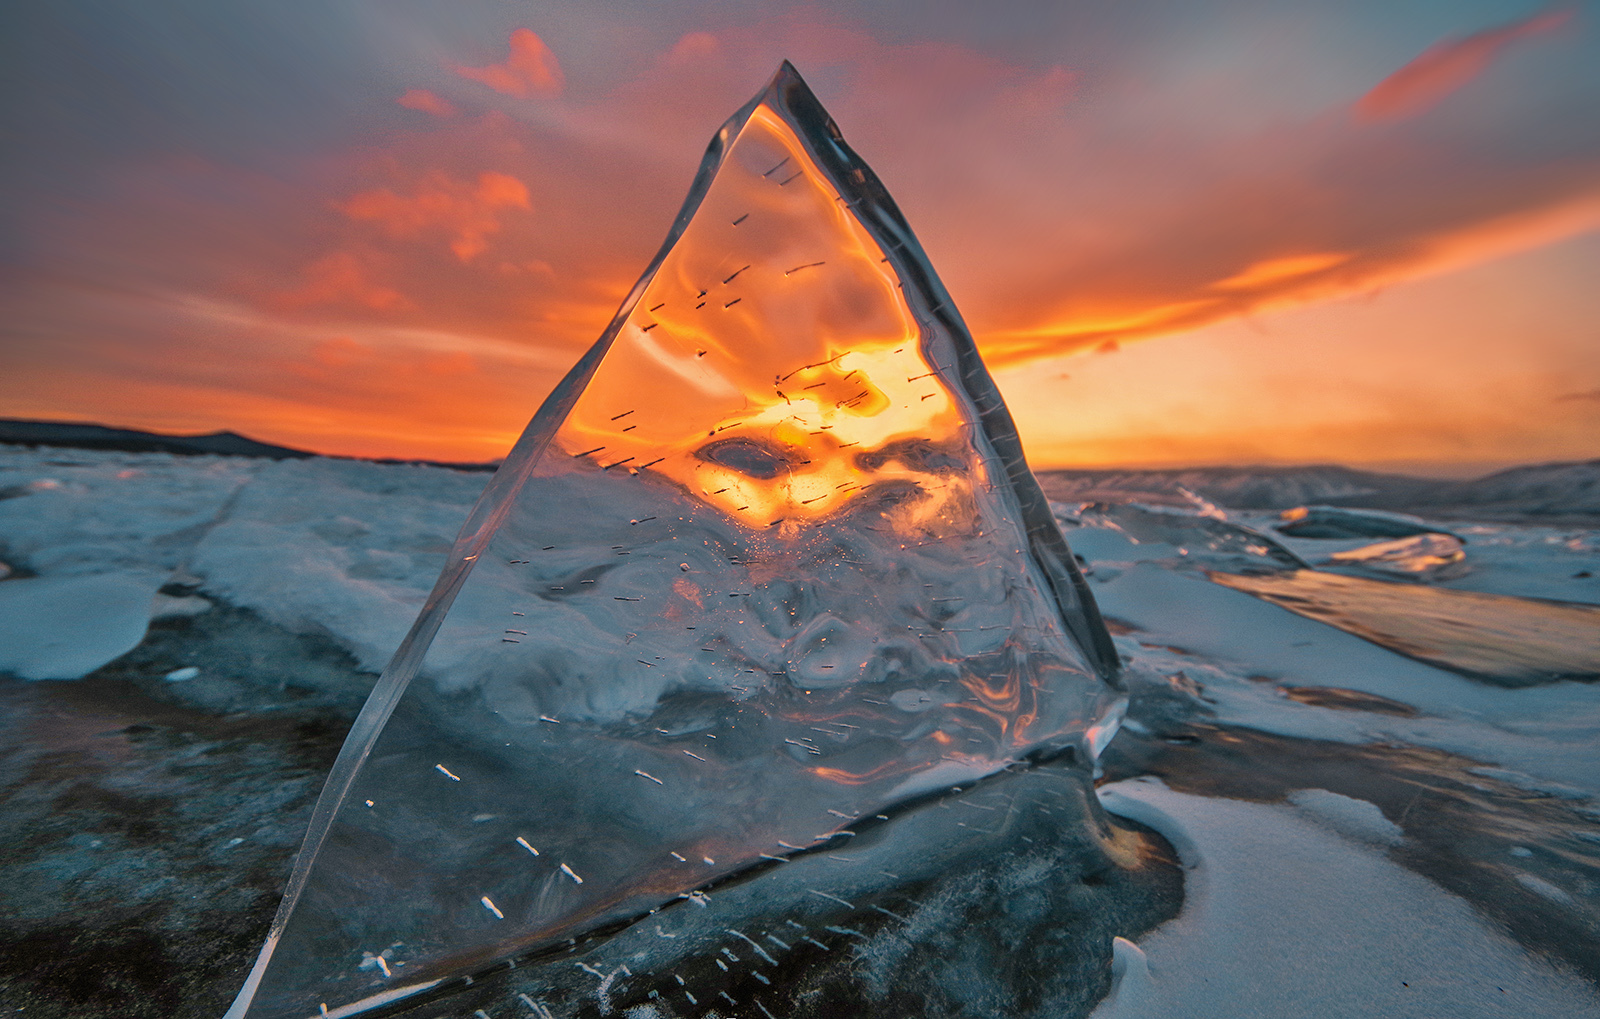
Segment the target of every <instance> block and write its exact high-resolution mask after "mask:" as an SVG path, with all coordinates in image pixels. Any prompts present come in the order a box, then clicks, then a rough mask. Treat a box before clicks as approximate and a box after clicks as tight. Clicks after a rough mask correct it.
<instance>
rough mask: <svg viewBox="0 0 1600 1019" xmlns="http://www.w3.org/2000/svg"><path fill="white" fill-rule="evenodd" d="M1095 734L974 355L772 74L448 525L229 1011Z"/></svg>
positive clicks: (1043, 528)
mask: <svg viewBox="0 0 1600 1019" xmlns="http://www.w3.org/2000/svg"><path fill="white" fill-rule="evenodd" d="M1121 704H1122V698H1121V694H1120V693H1119V688H1118V684H1117V681H1116V657H1115V652H1114V650H1113V648H1112V645H1111V641H1110V638H1109V636H1108V635H1107V633H1106V630H1105V627H1104V625H1103V624H1102V623H1101V621H1100V617H1099V614H1098V613H1097V611H1096V609H1095V607H1094V603H1093V600H1092V598H1091V596H1090V594H1089V592H1088V590H1087V588H1086V587H1085V585H1084V583H1083V580H1082V578H1081V576H1080V575H1079V573H1078V571H1077V569H1076V567H1075V566H1074V563H1073V559H1072V554H1071V552H1070V551H1069V550H1068V548H1067V546H1066V543H1065V542H1064V541H1063V539H1062V537H1061V533H1060V531H1059V530H1058V528H1057V526H1056V524H1055V522H1054V520H1053V519H1052V518H1051V516H1050V513H1049V509H1048V505H1047V504H1046V501H1045V499H1044V498H1043V496H1042V495H1041V493H1040V492H1039V489H1038V486H1037V484H1036V483H1035V481H1034V479H1033V476H1032V474H1030V473H1029V471H1028V468H1027V465H1026V463H1025V462H1024V460H1023V456H1022V449H1021V446H1020V444H1019V442H1018V439H1017V435H1016V430H1015V428H1014V426H1013V425H1012V422H1011V418H1010V415H1009V414H1008V412H1007V410H1006V408H1005V405H1004V403H1003V402H1002V400H1001V398H1000V395H999V393H998V392H997V391H996V389H995V387H994V384H993V382H992V381H991V380H990V377H989V375H988V372H987V370H986V369H985V368H984V366H983V363H982V361H981V360H980V358H979V356H978V353H977V350H976V348H975V347H974V345H973V342H972V339H971V337H970V335H969V334H968V332H967V330H966V328H965V326H964V325H963V324H962V322H961V319H960V317H959V316H958V314H957V312H956V310H955V308H954V307H953V306H952V305H951V303H950V300H949V297H948V295H947V294H946V293H945V291H944V289H943V287H942V285H941V284H940V283H939V281H938V279H937V278H936V277H935V275H934V273H933V270H932V268H931V267H930V266H929V265H928V263H927V260H926V259H925V257H924V256H923V254H922V251H921V249H920V247H919V246H918V244H917V241H916V240H915V238H914V237H913V236H912V234H911V231H910V229H909V227H907V225H906V223H905V221H904V219H903V218H902V217H901V215H900V213H899V211H898V210H897V209H896V208H895V206H894V203H893V201H892V200H891V199H890V198H889V195H888V194H887V193H886V192H885V190H884V188H883V186H882V185H881V184H880V183H879V181H878V179H877V177H876V176H875V175H874V174H873V173H872V171H871V170H870V169H868V168H867V166H866V165H865V164H864V163H863V162H862V161H861V160H860V159H859V158H858V157H857V156H856V155H855V154H854V153H853V152H852V151H851V150H850V149H849V148H848V147H847V146H846V145H845V144H844V142H843V140H842V139H841V137H840V135H839V132H838V129H837V128H836V127H835V126H834V124H833V122H832V121H831V120H830V119H829V117H828V115H827V113H826V111H824V110H823V108H822V107H821V105H820V104H819V103H818V101H817V99H816V98H815V96H813V95H812V93H811V91H810V90H809V89H808V88H807V87H806V85H805V83H804V82H803V81H801V79H800V77H799V75H798V74H797V73H796V72H795V71H794V69H793V68H792V67H790V66H789V65H788V64H785V65H784V66H783V67H782V68H781V69H780V70H779V72H778V74H777V75H776V76H775V77H774V79H773V80H772V82H771V83H770V84H769V85H768V86H767V87H766V89H764V90H763V91H762V92H761V94H760V95H758V96H757V97H756V98H755V99H753V100H752V101H751V102H750V103H749V104H747V105H746V106H745V107H744V108H743V109H741V110H740V111H739V112H738V113H736V114H735V115H734V116H733V117H732V119H730V120H729V121H728V122H727V124H725V125H724V126H723V128H722V129H721V130H720V131H719V132H718V133H717V135H716V137H715V139H713V141H712V143H711V146H710V149H709V151H708V152H707V154H706V157H705V160H704V162H703V163H702V165H701V168H700V171H699V174H698V176H697V177H696V179H695V182H694V185H693V187H692V189H691V191H690V194H689V197H688V200H687V201H686V203H685V205H684V208H683V211H682V212H681V213H680V214H679V216H678V219H677V220H676V222H675V223H674V225H673V228H672V231H671V233H670V234H669V236H668V238H667V241H666V244H665V245H664V246H663V247H662V249H661V252H660V253H659V254H658V255H657V256H656V258H655V260H654V261H653V262H652V263H651V265H650V267H649V268H648V269H647V270H646V271H645V273H644V275H643V277H642V278H641V279H640V280H639V282H638V283H637V284H636V285H635V286H634V288H633V290H632V292H631V293H630V294H629V295H628V297H627V299H626V300H625V301H624V302H623V304H622V307H621V310H620V311H619V312H618V313H617V315H616V317H615V318H614V319H613V321H612V323H611V325H610V326H609V327H608V328H607V329H606V331H605V333H604V334H603V335H602V336H601V338H600V340H599V341H598V342H597V343H596V344H595V345H594V347H593V348H592V349H591V350H589V352H588V353H587V354H585V355H584V357H583V358H582V360H581V361H579V362H578V364H577V365H576V366H575V367H574V368H573V369H572V371H571V372H570V373H569V374H568V375H567V377H566V378H565V379H564V380H563V381H562V382H561V384H560V385H559V386H557V387H556V389H555V391H554V392H553V393H552V394H551V395H550V397H549V398H548V399H547V400H546V401H545V403H544V405H543V406H542V407H541V408H540V409H539V411H538V413H537V414H536V415H535V416H534V418H533V420H532V422H531V423H530V424H529V426H528V428H527V431H526V432H525V433H524V434H523V436H522V438H521V439H520V441H519V442H518V443H517V445H516V447H515V448H514V450H513V451H512V453H511V455H510V456H509V457H508V458H507V460H506V462H505V464H504V466H502V467H501V468H500V470H499V472H498V473H497V474H496V475H495V477H494V479H493V481H492V482H491V483H490V485H489V487H488V489H487V490H486V491H485V492H484V494H483V497H482V499H481V500H480V502H479V503H478V505H477V506H476V508H475V509H474V510H473V512H472V514H471V516H470V518H469V520H468V522H467V524H466V526H465V527H464V529H463V531H462V534H461V537H460V538H459V540H458V542H457V544H456V547H455V550H454V552H453V553H452V558H451V560H450V562H449V564H448V565H447V566H446V568H445V570H444V572H443V574H442V575H441V577H440V578H439V581H438V584H437V586H436V587H435V588H434V590H433V592H432V594H431V595H430V597H429V599H428V602H427V604H426V605H425V606H424V608H423V610H422V612H421V614H420V616H419V617H418V619H417V621H416V624H415V625H414V627H413V629H412V630H411V633H410V634H409V636H408V637H407V638H406V640H405V642H404V643H403V644H402V646H401V647H400V650H399V651H398V652H397V653H396V655H395V657H394V660H393V661H392V662H391V664H390V665H389V667H388V669H387V670H386V671H385V672H384V675H383V677H382V678H381V680H380V681H379V683H378V685H377V687H376V688H375V689H374V691H373V693H372V696H371V699H370V700H369V702H368V704H367V705H366V707H365V709H364V710H363V711H362V713H361V716H360V717H359V718H358V720H357V721H356V724H355V726H354V728H353V729H352V731H351V733H350V736H349V738H348V741H347V742H346V744H345V746H344V749H343V751H342V752H341V754H340V756H339V759H338V761H337V763H336V764H335V766H334V768H333V771H332V773H331V775H330V776H329V779H328V783H327V786H326V788H325V789H324V791H323V794H322V798H321V800H320V801H319V803H318V804H317V807H316V811H315V814H314V816H313V819H312V823H311V827H310V831H309V832H308V834H307V837H306V842H305V846H304V848H303V849H302V851H301V855H300V857H299V860H298V862H297V864H296V867H295V871H294V874H293V877H292V878H291V881H290V884H289V886H288V889H287V892H286V893H285V896H284V899H283V903H282V906H281V908H280V910H279V913H278V916H277V919H276V920H275V921H274V924H273V926H272V928H271V931H270V934H269V937H268V940H267V942H266V944H265V946H264V947H263V949H262V951H261V954H260V958H259V959H258V961H257V964H256V967H255V969H254V970H253V972H252V973H251V975H250V978H249V981H248V983H247V984H246V986H245V988H244V990H242V991H241V992H240V995H239V998H238V1000H237V1001H236V1002H235V1004H234V1006H233V1008H232V1010H231V1011H230V1012H229V1016H230V1017H245V1016H249V1017H300V1016H317V1015H322V1014H330V1015H350V1014H357V1013H360V1012H363V1011H367V1010H369V1009H371V1008H374V1007H378V1006H382V1005H385V1004H387V1003H391V1002H399V1001H402V1000H403V999H405V998H407V997H408V996H411V995H414V994H417V993H419V992H425V991H429V990H432V991H434V992H435V993H437V991H438V989H439V988H441V987H444V986H446V985H448V983H449V982H450V981H452V980H459V979H460V978H462V977H463V976H470V975H471V974H473V973H475V972H481V971H483V970H484V969H485V968H486V967H489V966H491V965H493V964H495V963H497V962H499V961H501V960H505V959H508V958H515V957H518V956H522V957H527V956H528V955H529V953H537V952H539V951H540V950H541V948H546V947H548V946H551V945H556V944H559V943H560V942H562V941H563V940H564V939H567V938H571V937H573V936H575V935H578V934H581V933H584V932H589V931H593V930H596V929H598V928H603V927H605V926H606V925H608V924H613V923H618V922H626V921H628V920H630V919H632V918H636V917H639V916H641V915H645V914H647V913H648V912H649V911H651V910H653V909H656V908H659V907H662V906H664V905H666V904H670V903H673V902H675V901H678V900H681V899H683V898H685V897H692V896H693V895H695V894H696V890H697V889H700V888H702V887H703V886H705V885H707V884H708V883H709V882H713V881H715V880H717V879H720V878H724V877H726V876H727V875H730V874H732V873H734V872H737V871H740V870H741V869H745V868H748V867H750V866H751V865H752V864H759V863H761V862H762V861H763V859H764V858H772V857H781V856H785V855H788V854H793V853H798V852H805V851H808V850H810V849H813V848H816V847H819V846H828V845H837V844H841V843H842V842H843V841H844V840H847V839H848V838H849V837H850V834H849V833H850V826H851V825H852V823H853V822H855V821H857V820H858V819H860V818H863V817H871V816H873V815H875V814H876V813H877V812H879V811H882V810H884V809H885V808H887V807H888V806H890V805H892V804H894V803H896V802H899V801H903V800H906V799H908V798H910V797H914V796H917V795H919V794H921V793H924V792H928V791H931V790H935V789H939V788H942V787H945V786H948V785H951V784H954V783H957V782H965V781H969V780H972V779H974V778H977V777H981V776H983V775H986V774H991V773H993V772H996V771H998V770H1000V769H1002V768H1005V767H1007V766H1009V765H1012V764H1014V763H1016V762H1018V761H1020V760H1022V759H1024V758H1026V757H1029V756H1030V755H1041V754H1049V755H1058V754H1062V753H1068V752H1074V751H1075V752H1077V753H1079V754H1080V755H1081V756H1080V758H1079V759H1080V760H1081V761H1084V762H1087V761H1088V760H1089V759H1091V758H1092V757H1093V756H1094V755H1095V754H1096V753H1098V751H1099V749H1100V747H1102V746H1103V745H1104V743H1105V742H1106V740H1108V739H1109V738H1110V736H1111V734H1112V732H1114V730H1115V726H1116V720H1117V719H1118V718H1119V717H1120V710H1121Z"/></svg>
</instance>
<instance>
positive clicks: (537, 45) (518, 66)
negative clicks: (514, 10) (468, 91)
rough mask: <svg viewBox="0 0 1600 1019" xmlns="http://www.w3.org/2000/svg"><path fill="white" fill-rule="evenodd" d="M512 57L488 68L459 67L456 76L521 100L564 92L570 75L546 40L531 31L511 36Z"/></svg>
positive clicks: (521, 29)
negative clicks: (532, 96)
mask: <svg viewBox="0 0 1600 1019" xmlns="http://www.w3.org/2000/svg"><path fill="white" fill-rule="evenodd" d="M510 45H511V55H510V56H508V57H507V58H506V59H505V60H504V61H502V62H501V63H498V64H489V65H488V66H485V67H457V68H456V69H455V72H456V73H457V74H459V75H461V76H462V77H463V78H468V79H470V80H472V81H476V82H478V83H480V84H483V85H487V86H489V87H490V88H492V89H494V90H495V91H496V92H500V93H502V94H504V95H508V96H517V97H519V98H523V97H527V96H530V95H535V94H539V93H546V94H553V93H557V92H560V91H561V88H562V86H563V85H564V84H565V83H566V75H564V74H563V73H562V71H561V63H560V62H559V61H558V60H556V55H555V54H554V53H552V52H550V47H549V46H546V45H545V43H544V40H543V39H541V38H539V36H538V35H536V34H535V33H534V31H533V30H532V29H530V28H519V29H517V30H516V31H514V32H512V33H511V40H510Z"/></svg>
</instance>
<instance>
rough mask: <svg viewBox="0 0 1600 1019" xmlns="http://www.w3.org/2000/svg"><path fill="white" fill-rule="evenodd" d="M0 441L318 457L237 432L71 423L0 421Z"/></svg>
mask: <svg viewBox="0 0 1600 1019" xmlns="http://www.w3.org/2000/svg"><path fill="white" fill-rule="evenodd" d="M0 442H7V443H11V444H13V445H18V446H68V447H72V448H74V449H111V450H119V451H122V452H126V453H177V454H180V455H184V456H201V455H205V454H208V453H209V454H212V455H215V456H250V457H266V458H270V459H273V460H288V459H298V458H303V457H310V456H316V455H317V454H315V453H312V452H310V451H309V450H304V449H291V448H290V447H288V446H274V445H272V444H270V443H266V442H257V441H256V440H255V439H251V438H247V437H246V436H243V435H239V434H238V433H236V432H208V433H206V434H204V435H161V434H158V433H156V432H141V431H136V430H134V429H131V428H109V427H107V426H105V425H93V424H71V423H67V422H63V421H28V420H24V419H20V418H0Z"/></svg>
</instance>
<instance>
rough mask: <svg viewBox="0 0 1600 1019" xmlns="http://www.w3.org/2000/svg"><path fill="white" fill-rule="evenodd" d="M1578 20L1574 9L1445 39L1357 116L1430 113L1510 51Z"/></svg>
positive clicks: (1381, 86) (1382, 86)
mask: <svg viewBox="0 0 1600 1019" xmlns="http://www.w3.org/2000/svg"><path fill="white" fill-rule="evenodd" d="M1572 17H1573V14H1572V11H1571V10H1554V11H1545V12H1542V13H1539V14H1533V15H1530V16H1528V17H1526V18H1521V19H1519V20H1517V21H1512V22H1509V23H1507V24H1504V25H1497V26H1495V27H1494V28H1486V29H1484V30H1483V31H1481V32H1474V33H1473V34H1471V35H1468V36H1463V37H1460V38H1451V39H1445V40H1442V41H1440V42H1438V43H1436V44H1434V45H1433V46H1431V47H1429V48H1428V49H1427V50H1426V51H1424V52H1423V53H1422V54H1421V55H1420V56H1418V57H1417V58H1416V59H1415V60H1413V61H1411V62H1410V63H1409V64H1407V65H1405V66H1404V67H1402V68H1400V70H1398V71H1396V72H1394V73H1393V74H1391V75H1389V77H1387V78H1385V79H1383V81H1381V82H1379V83H1378V84H1377V85H1376V86H1374V88H1373V89H1372V91H1370V92H1368V93H1367V94H1366V95H1364V96H1362V97H1361V99H1360V101H1358V102H1357V103H1356V104H1355V114H1356V116H1358V117H1360V118H1362V119H1364V120H1399V119H1402V118H1405V117H1412V116H1416V115H1417V114H1419V113H1423V112H1426V111H1427V110H1429V109H1432V108H1433V107H1434V106H1436V105H1438V104H1439V103H1440V102H1442V101H1443V100H1444V99H1445V97H1447V96H1449V95H1450V94H1451V93H1452V92H1455V91H1456V90H1457V89H1459V88H1461V87H1462V86H1463V85H1466V84H1467V83H1468V82H1470V81H1472V80H1473V79H1474V78H1476V77H1478V76H1479V75H1481V74H1482V73H1483V72H1484V71H1486V70H1488V69H1489V67H1490V65H1491V64H1493V63H1494V61H1495V59H1496V58H1497V57H1499V56H1500V54H1501V53H1502V52H1504V51H1505V49H1506V48H1507V47H1508V46H1510V45H1512V44H1513V43H1515V42H1518V41H1519V40H1522V39H1527V38H1530V37H1533V36H1537V35H1544V34H1546V33H1549V32H1554V31H1556V30H1557V29H1559V28H1561V27H1563V26H1564V25H1566V24H1568V23H1569V22H1571V21H1572Z"/></svg>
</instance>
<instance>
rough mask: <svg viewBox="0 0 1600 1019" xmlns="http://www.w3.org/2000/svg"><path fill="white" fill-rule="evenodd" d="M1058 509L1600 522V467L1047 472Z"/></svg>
mask: <svg viewBox="0 0 1600 1019" xmlns="http://www.w3.org/2000/svg"><path fill="white" fill-rule="evenodd" d="M1038 476H1039V483H1040V485H1042V486H1043V488H1044V491H1045V494H1046V495H1048V496H1049V497H1050V498H1051V499H1054V500H1055V501H1057V502H1145V503H1154V504H1171V505H1186V504H1187V503H1188V502H1189V500H1188V499H1187V498H1186V497H1185V496H1184V495H1183V494H1182V493H1183V492H1184V491H1188V492H1192V493H1194V494H1195V495H1198V496H1200V497H1201V498H1203V499H1207V500H1210V501H1211V502H1215V503H1217V504H1219V505H1222V506H1227V507H1230V508H1232V509H1245V510H1278V509H1288V508H1290V507H1292V506H1304V505H1308V504H1314V503H1322V504H1326V505H1333V506H1364V507H1369V508H1373V509H1389V510H1404V511H1411V512H1419V511H1426V512H1428V513H1431V514H1435V515H1437V514H1446V515H1450V514H1454V513H1467V514H1469V515H1472V516H1476V517H1484V518H1488V517H1497V518H1505V517H1535V518H1581V517H1591V516H1596V515H1600V460H1588V461H1580V462H1576V463H1557V464H1540V465H1536V466H1529V467H1515V468H1512V469H1510V470H1504V471H1499V472H1496V473H1494V474H1490V475H1488V476H1486V477H1482V478H1477V479H1475V480H1471V481H1444V480H1437V479H1431V478H1414V477H1407V476H1405V475H1401V474H1379V473H1376V472H1373V471H1359V470H1354V469H1352V468H1349V467H1339V466H1336V465H1331V464H1330V465H1320V466H1309V467H1195V468H1187V469H1181V470H1150V471H1133V470H1065V471H1041V472H1039V475H1038Z"/></svg>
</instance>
